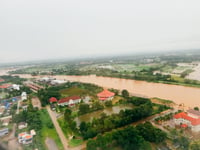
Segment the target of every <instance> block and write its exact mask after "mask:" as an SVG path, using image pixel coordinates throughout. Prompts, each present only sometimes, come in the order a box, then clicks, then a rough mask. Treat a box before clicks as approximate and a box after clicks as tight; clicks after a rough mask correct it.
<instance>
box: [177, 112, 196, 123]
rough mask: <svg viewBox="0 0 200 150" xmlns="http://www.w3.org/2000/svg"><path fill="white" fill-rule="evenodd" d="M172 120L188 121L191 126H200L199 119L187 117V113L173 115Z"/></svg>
mask: <svg viewBox="0 0 200 150" xmlns="http://www.w3.org/2000/svg"><path fill="white" fill-rule="evenodd" d="M174 118H175V119H179V118H183V119H185V120H188V121H190V122H191V124H192V125H194V126H195V125H200V119H196V118H192V117H190V116H188V115H187V113H185V112H181V113H178V114H176V115H174Z"/></svg>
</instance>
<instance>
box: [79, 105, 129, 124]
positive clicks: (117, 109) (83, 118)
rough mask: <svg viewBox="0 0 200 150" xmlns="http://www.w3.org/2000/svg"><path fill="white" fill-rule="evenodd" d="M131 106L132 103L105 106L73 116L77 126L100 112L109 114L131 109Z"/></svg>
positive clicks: (90, 119)
mask: <svg viewBox="0 0 200 150" xmlns="http://www.w3.org/2000/svg"><path fill="white" fill-rule="evenodd" d="M132 108H133V106H132V105H129V106H128V105H126V106H124V105H120V106H113V107H108V108H105V109H103V110H98V111H95V112H91V113H88V114H85V115H82V116H79V117H77V118H75V121H76V123H77V126H79V125H80V123H81V122H82V121H85V122H89V121H92V119H93V118H94V117H95V118H98V117H100V115H101V113H105V114H107V115H111V114H114V113H119V112H120V110H125V109H132Z"/></svg>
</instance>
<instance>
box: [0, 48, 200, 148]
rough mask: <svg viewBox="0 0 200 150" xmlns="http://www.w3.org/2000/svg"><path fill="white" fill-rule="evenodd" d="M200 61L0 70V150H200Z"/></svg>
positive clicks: (152, 59)
mask: <svg viewBox="0 0 200 150" xmlns="http://www.w3.org/2000/svg"><path fill="white" fill-rule="evenodd" d="M189 54H190V55H189ZM169 56H170V57H169ZM199 56H200V52H198V51H187V52H185V53H180V52H175V53H171V54H169V53H166V54H160V53H157V54H152V55H143V54H142V55H138V56H137V57H131V56H124V57H118V58H117V59H116V58H103V59H98V60H92V61H91V60H77V61H67V62H60V63H56V64H55V63H52V62H49V63H45V64H37V63H35V64H34V63H33V64H31V65H30V66H29V65H27V64H24V65H26V67H24V65H22V64H20V65H19V66H17V67H12V66H2V67H1V76H0V89H1V92H0V120H1V121H0V136H1V138H0V141H1V143H2V146H3V147H4V148H5V149H9V150H14V149H17V150H18V149H19V150H21V149H24V150H47V149H48V150H54V149H55V150H64V149H69V150H79V149H80V150H81V149H83V150H84V149H87V150H93V149H94V150H95V149H102V150H104V149H113V150H122V149H127V150H129V149H136V150H146V149H147V150H154V149H155V150H157V149H161V150H165V149H166V150H176V149H178V150H182V149H184V150H186V149H191V150H196V148H198V147H200V142H199V137H200V111H199V108H200V105H199V97H200V88H199V87H200V79H199V76H198V75H199V65H200V57H199ZM194 58H195V61H193V60H194ZM172 60H173V61H172ZM73 66H76V67H75V68H74V67H73Z"/></svg>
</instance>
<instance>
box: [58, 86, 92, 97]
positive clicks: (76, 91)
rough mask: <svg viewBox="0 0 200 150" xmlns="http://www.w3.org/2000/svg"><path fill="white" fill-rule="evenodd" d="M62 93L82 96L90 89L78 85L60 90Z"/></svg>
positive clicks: (63, 94)
mask: <svg viewBox="0 0 200 150" xmlns="http://www.w3.org/2000/svg"><path fill="white" fill-rule="evenodd" d="M60 93H61V95H62V96H74V95H78V96H82V95H87V94H88V93H89V91H88V90H86V89H81V88H78V87H72V88H69V89H63V90H60Z"/></svg>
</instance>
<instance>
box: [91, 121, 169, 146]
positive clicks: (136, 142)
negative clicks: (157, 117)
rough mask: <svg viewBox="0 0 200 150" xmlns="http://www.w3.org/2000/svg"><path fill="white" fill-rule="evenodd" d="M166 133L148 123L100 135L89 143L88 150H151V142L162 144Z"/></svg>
mask: <svg viewBox="0 0 200 150" xmlns="http://www.w3.org/2000/svg"><path fill="white" fill-rule="evenodd" d="M166 136H167V135H166V133H165V132H163V131H162V130H160V129H158V128H155V127H154V126H153V125H152V124H151V123H149V122H146V123H144V124H139V125H137V126H136V127H133V126H129V127H127V128H124V129H118V130H113V131H112V132H108V133H106V134H104V135H101V134H98V136H97V138H96V139H90V140H88V142H87V150H96V149H99V150H109V149H110V148H111V147H121V148H122V149H124V150H130V149H131V150H151V145H150V143H149V142H154V143H161V142H163V141H164V140H165V139H166Z"/></svg>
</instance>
